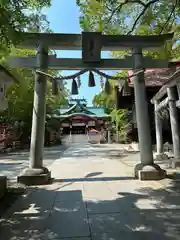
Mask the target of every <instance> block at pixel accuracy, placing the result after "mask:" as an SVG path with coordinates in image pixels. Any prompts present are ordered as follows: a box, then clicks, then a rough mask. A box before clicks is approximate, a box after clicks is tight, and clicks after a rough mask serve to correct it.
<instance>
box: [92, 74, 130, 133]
mask: <svg viewBox="0 0 180 240" xmlns="http://www.w3.org/2000/svg"><path fill="white" fill-rule="evenodd" d="M126 75H127V72H126V71H123V72H119V73H117V74H116V76H126ZM116 84H117V83H116V81H115V80H110V85H111V93H110V94H109V95H108V94H106V93H105V91H104V90H103V89H102V90H101V92H100V93H98V94H96V95H95V96H94V98H93V101H92V103H93V105H94V106H96V107H102V108H104V110H105V112H106V113H107V114H109V115H110V116H111V121H112V123H113V125H115V126H116V128H118V129H119V130H120V132H119V133H120V135H123V128H124V126H125V125H126V123H127V119H126V113H127V110H124V109H118V110H117V109H116V92H115V86H116ZM122 84H123V82H122Z"/></svg>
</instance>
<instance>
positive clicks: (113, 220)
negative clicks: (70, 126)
mask: <svg viewBox="0 0 180 240" xmlns="http://www.w3.org/2000/svg"><path fill="white" fill-rule="evenodd" d="M131 159H134V160H133V161H138V154H128V153H127V152H124V151H123V146H122V149H119V150H117V149H114V148H111V147H110V146H109V147H106V146H105V145H102V146H101V147H97V146H95V145H94V146H90V145H89V144H83V143H79V144H72V145H71V146H70V147H69V149H67V150H66V151H65V152H64V154H63V157H62V158H59V159H57V160H56V161H55V162H53V164H52V165H51V166H50V170H51V171H52V176H53V177H54V181H53V184H51V185H46V186H41V187H36V188H34V189H32V190H29V191H28V193H27V194H26V195H24V196H22V197H21V198H19V199H18V200H17V201H16V202H15V204H14V205H13V206H12V207H11V208H10V209H8V210H7V211H6V213H5V215H4V216H3V217H2V219H1V227H0V229H1V231H0V239H2V240H25V239H28V240H121V239H122V240H135V239H137V240H141V239H142V240H144V239H146V240H154V239H158V240H161V239H162V240H164V239H165V240H166V239H169V240H176V239H179V238H180V237H179V236H180V235H179V234H180V192H178V191H176V192H175V191H174V189H173V187H172V188H171V186H169V188H168V189H166V188H165V187H163V186H162V185H161V184H160V183H158V182H154V181H151V182H140V181H138V180H134V179H133V168H132V166H130V165H129V164H126V162H127V163H128V161H131Z"/></svg>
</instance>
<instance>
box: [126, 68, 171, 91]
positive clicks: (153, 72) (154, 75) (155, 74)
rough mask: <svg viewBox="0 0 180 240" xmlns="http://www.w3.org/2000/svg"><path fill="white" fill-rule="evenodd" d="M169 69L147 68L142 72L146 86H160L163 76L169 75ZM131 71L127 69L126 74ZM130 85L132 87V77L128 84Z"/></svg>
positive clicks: (163, 80)
mask: <svg viewBox="0 0 180 240" xmlns="http://www.w3.org/2000/svg"><path fill="white" fill-rule="evenodd" d="M170 71H172V70H171V69H148V70H146V71H145V73H144V78H145V84H146V86H147V87H160V86H162V85H163V84H164V82H165V81H166V80H165V79H164V78H168V77H170V76H171V74H172V72H170ZM132 74H133V71H132V70H131V71H128V76H130V75H132ZM128 85H129V86H130V87H133V85H134V84H133V78H130V80H129V84H128Z"/></svg>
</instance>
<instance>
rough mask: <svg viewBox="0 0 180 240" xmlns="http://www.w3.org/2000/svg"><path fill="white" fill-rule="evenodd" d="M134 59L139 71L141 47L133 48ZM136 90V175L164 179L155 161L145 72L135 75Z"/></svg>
mask: <svg viewBox="0 0 180 240" xmlns="http://www.w3.org/2000/svg"><path fill="white" fill-rule="evenodd" d="M132 55H133V59H134V70H135V71H138V70H140V69H143V68H144V64H143V63H144V61H143V54H142V49H141V48H134V49H133V50H132ZM133 83H134V92H135V108H136V120H137V127H138V138H139V147H140V158H141V159H140V160H141V163H139V164H137V165H136V167H135V177H136V178H139V179H140V180H158V179H163V178H164V177H165V175H166V173H165V171H164V170H162V169H161V168H160V166H159V165H157V164H155V163H154V159H153V151H152V141H151V130H150V122H149V114H148V103H147V96H146V86H145V80H144V72H141V73H139V74H137V75H136V76H134V77H133Z"/></svg>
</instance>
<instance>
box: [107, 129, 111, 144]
mask: <svg viewBox="0 0 180 240" xmlns="http://www.w3.org/2000/svg"><path fill="white" fill-rule="evenodd" d="M107 131H108V132H107V134H108V143H109V144H110V143H111V130H110V127H108V129H107Z"/></svg>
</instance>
